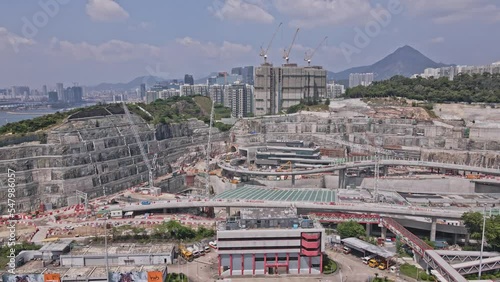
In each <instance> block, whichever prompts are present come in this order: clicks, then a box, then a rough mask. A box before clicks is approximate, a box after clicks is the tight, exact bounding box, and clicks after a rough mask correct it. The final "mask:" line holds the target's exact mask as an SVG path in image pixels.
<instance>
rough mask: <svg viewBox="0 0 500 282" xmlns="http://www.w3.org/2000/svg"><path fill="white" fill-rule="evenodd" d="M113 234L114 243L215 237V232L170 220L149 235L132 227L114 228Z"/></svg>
mask: <svg viewBox="0 0 500 282" xmlns="http://www.w3.org/2000/svg"><path fill="white" fill-rule="evenodd" d="M111 234H112V235H113V241H127V240H132V239H134V240H141V239H142V240H143V241H147V240H149V241H152V240H153V241H156V240H160V241H164V240H165V239H167V240H168V239H170V240H181V239H182V240H184V241H190V240H192V241H199V240H201V239H203V238H209V237H213V236H215V230H213V229H207V228H205V227H203V226H200V227H198V229H193V228H191V227H188V226H184V225H182V224H180V223H179V222H177V221H174V220H170V221H168V222H164V223H163V224H160V225H157V226H156V227H155V228H154V229H153V231H152V232H151V233H150V234H148V232H147V231H146V229H144V228H139V227H133V226H130V225H124V226H120V227H114V228H113V230H112V232H111Z"/></svg>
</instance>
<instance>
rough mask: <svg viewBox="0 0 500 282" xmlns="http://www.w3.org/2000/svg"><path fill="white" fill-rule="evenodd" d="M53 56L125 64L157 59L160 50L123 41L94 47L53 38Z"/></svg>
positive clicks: (111, 41)
mask: <svg viewBox="0 0 500 282" xmlns="http://www.w3.org/2000/svg"><path fill="white" fill-rule="evenodd" d="M51 51H52V53H53V54H57V53H61V54H64V55H67V56H70V57H72V58H74V59H77V60H89V59H90V60H95V61H99V62H124V61H130V60H134V59H139V58H142V57H144V56H146V57H157V56H159V54H160V48H158V47H156V46H153V45H148V44H134V43H130V42H125V41H121V40H110V41H108V42H105V43H102V44H99V45H93V44H90V43H87V42H81V43H72V42H69V41H66V40H62V41H60V40H58V39H57V38H53V39H52V42H51Z"/></svg>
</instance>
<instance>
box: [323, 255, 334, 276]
mask: <svg viewBox="0 0 500 282" xmlns="http://www.w3.org/2000/svg"><path fill="white" fill-rule="evenodd" d="M335 271H337V263H336V262H335V261H333V260H331V259H330V258H328V257H326V256H325V257H323V274H332V273H335Z"/></svg>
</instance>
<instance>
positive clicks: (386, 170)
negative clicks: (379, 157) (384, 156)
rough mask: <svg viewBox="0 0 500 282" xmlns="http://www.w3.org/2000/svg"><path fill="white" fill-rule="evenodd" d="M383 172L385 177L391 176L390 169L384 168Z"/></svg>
mask: <svg viewBox="0 0 500 282" xmlns="http://www.w3.org/2000/svg"><path fill="white" fill-rule="evenodd" d="M382 170H383V172H382V175H383V176H387V175H389V167H388V166H383V167H382Z"/></svg>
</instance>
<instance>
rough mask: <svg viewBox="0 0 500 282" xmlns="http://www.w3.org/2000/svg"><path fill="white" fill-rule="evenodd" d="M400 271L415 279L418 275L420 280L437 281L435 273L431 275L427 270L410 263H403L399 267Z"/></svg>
mask: <svg viewBox="0 0 500 282" xmlns="http://www.w3.org/2000/svg"><path fill="white" fill-rule="evenodd" d="M399 271H400V272H401V274H403V275H405V276H408V277H411V278H415V279H417V275H418V279H419V280H420V281H436V278H435V277H434V276H433V275H429V274H427V273H425V270H423V269H418V268H417V267H416V266H414V265H411V264H408V263H405V264H403V265H401V266H400V267H399Z"/></svg>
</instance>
